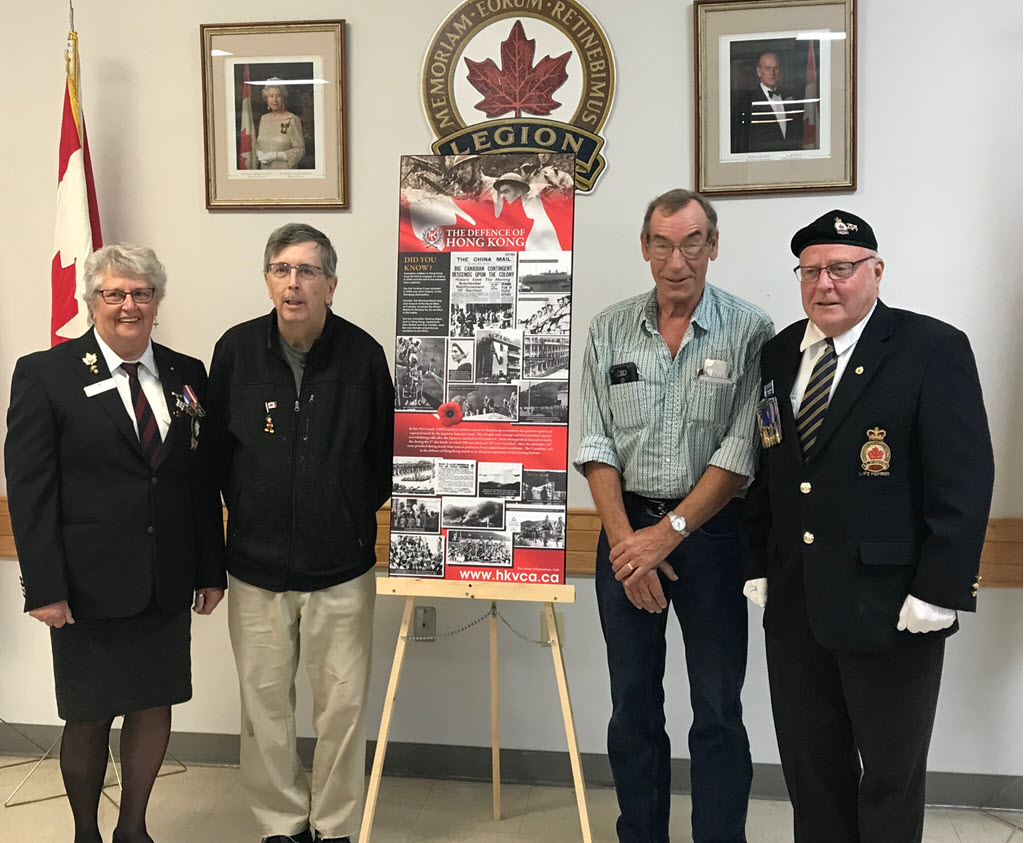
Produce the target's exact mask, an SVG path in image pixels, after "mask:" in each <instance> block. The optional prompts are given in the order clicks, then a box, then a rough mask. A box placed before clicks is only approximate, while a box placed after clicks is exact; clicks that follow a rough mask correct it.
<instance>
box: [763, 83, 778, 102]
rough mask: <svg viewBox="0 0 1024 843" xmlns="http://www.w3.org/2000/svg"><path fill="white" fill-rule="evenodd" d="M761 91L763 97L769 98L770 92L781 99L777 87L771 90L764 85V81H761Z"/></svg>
mask: <svg viewBox="0 0 1024 843" xmlns="http://www.w3.org/2000/svg"><path fill="white" fill-rule="evenodd" d="M761 91H762V92H763V93H764V97H765V99H771V94H775V96H777V97H779V98H780V99H781V96H780V94H779V90H778V88H776V89H775V90H774V91H773V90H772V89H771V88H769V87H768V86H767V85H765V84H764V82H762V83H761Z"/></svg>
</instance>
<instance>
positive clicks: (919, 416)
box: [744, 302, 994, 651]
mask: <svg viewBox="0 0 1024 843" xmlns="http://www.w3.org/2000/svg"><path fill="white" fill-rule="evenodd" d="M806 324H807V321H806V320H804V321H801V322H798V323H796V324H794V325H790V326H789V327H788V328H786V329H785V330H784V331H782V332H781V333H780V334H779V335H778V336H776V337H775V338H774V339H772V340H770V341H769V342H768V343H767V344H766V345H765V347H764V350H763V352H762V358H761V372H762V381H763V383H764V384H765V385H768V384H771V385H772V386H773V388H774V393H775V395H776V396H777V398H778V402H779V412H780V416H781V421H782V442H781V443H780V444H778V445H774V446H772V447H770V448H765V449H763V450H762V452H761V459H760V467H759V470H758V474H757V477H756V479H755V480H754V483H753V484H752V486H751V488H750V491H749V493H748V495H747V502H746V506H745V515H744V544H745V553H746V562H747V576H748V577H749V578H755V577H767V578H768V605H767V607H766V609H765V614H764V627H765V630H766V631H768V632H770V633H771V634H772V635H773V636H775V637H776V638H780V639H783V640H786V639H793V638H805V637H806V636H808V635H812V636H813V637H814V639H815V640H816V641H817V642H818V643H819V644H821V645H822V646H824V647H827V648H830V649H834V650H847V651H852V650H863V651H868V650H880V649H885V648H888V647H893V646H898V645H900V644H904V643H907V642H908V641H910V640H911V639H912V638H919V637H920V636H912V635H911V634H910V633H908V632H899V631H897V629H896V624H897V621H898V619H899V612H900V607H901V606H902V604H903V601H904V599H905V597H906V596H907V594H908V593H909V594H913V595H914V596H915V597H918V598H920V599H921V600H924V601H927V602H928V603H932V604H935V605H937V606H943V607H946V608H950V609H961V610H965V611H973V610H974V608H975V602H976V596H975V595H976V591H977V585H976V584H977V573H978V562H979V559H980V556H981V549H982V545H983V543H984V539H985V530H986V527H987V523H988V514H989V505H990V503H991V498H992V484H993V473H994V467H993V457H992V443H991V439H990V437H989V429H988V421H987V419H986V416H985V407H984V404H983V402H982V394H981V385H980V383H979V380H978V372H977V367H976V365H975V362H974V355H973V353H972V352H971V347H970V343H969V342H968V340H967V337H966V335H965V334H963V333H962V332H961V331H959V330H957V329H956V328H954V327H952V326H951V325H947V324H946V323H944V322H940V321H938V320H936V319H932V318H930V317H928V316H922V315H920V314H916V313H911V312H909V311H905V310H893V309H890V308H888V307H886V306H885V305H884V304H883V303H882V302H878V306H877V308H876V310H875V312H874V314H873V315H872V317H871V319H870V320H869V321H868V323H867V325H866V326H865V328H864V332H863V333H862V334H861V337H860V340H859V341H858V342H857V345H856V347H855V348H854V349H853V351H852V357H851V359H850V361H849V364H848V365H847V367H846V370H845V372H844V373H843V377H842V379H841V380H840V382H839V384H838V385H837V386H836V390H835V393H834V395H833V397H832V400H831V402H830V404H829V407H828V410H827V411H826V414H825V419H824V422H823V424H822V426H821V428H820V429H819V432H818V437H817V440H816V442H815V443H814V446H813V447H812V448H811V450H810V452H809V453H808V458H807V460H806V462H805V461H804V459H803V457H802V454H801V450H800V443H799V440H798V437H797V434H796V424H795V421H794V418H793V409H792V406H791V404H790V400H789V394H790V391H791V390H792V387H793V382H794V380H795V379H796V374H797V370H798V368H799V365H800V359H801V352H800V342H801V340H802V339H803V336H804V330H805V327H806ZM876 429H877V430H876ZM868 431H875V436H878V433H877V431H884V432H885V433H884V439H882V440H877V439H876V440H870V439H869V434H868ZM869 441H875V442H877V441H884V443H885V445H886V446H888V449H889V452H890V454H889V459H888V465H886V466H884V467H883V466H882V464H881V463H876V464H875V465H874V466H873V468H874V469H876V470H870V469H866V468H865V467H864V464H863V462H862V459H863V458H862V453H861V452H862V449H863V448H864V446H865V445H867V444H868V443H869ZM869 462H870V459H869ZM883 462H884V461H883ZM956 628H957V625H956V624H954V625H953V626H952V627H950V628H948V629H945V630H941V631H939V632H934V633H929V634H930V635H935V636H940V635H942V636H944V635H949V634H952V633H953V632H955V631H956Z"/></svg>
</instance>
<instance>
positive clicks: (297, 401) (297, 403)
mask: <svg viewBox="0 0 1024 843" xmlns="http://www.w3.org/2000/svg"><path fill="white" fill-rule="evenodd" d="M295 412H296V413H297V412H299V399H298V398H296V399H295Z"/></svg>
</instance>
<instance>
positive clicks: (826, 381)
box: [796, 337, 836, 459]
mask: <svg viewBox="0 0 1024 843" xmlns="http://www.w3.org/2000/svg"><path fill="white" fill-rule="evenodd" d="M835 376H836V345H835V343H834V342H833V341H832V338H831V337H829V338H828V339H827V340H825V350H824V351H823V352H822V353H821V356H820V357H819V358H818V362H816V363H815V364H814V371H812V372H811V379H810V380H809V381H808V382H807V389H805V390H804V397H803V399H802V400H801V401H800V410H799V411H798V412H797V414H796V431H797V435H798V436H799V437H800V448H801V450H802V451H803V453H804V458H805V459H806V457H807V452H808V451H809V450H810V449H811V446H812V445H813V444H814V441H815V440H816V439H817V438H818V428H820V427H821V423H822V422H823V421H824V420H825V411H826V410H827V409H828V398H829V395H830V394H831V392H832V381H833V380H834V379H835Z"/></svg>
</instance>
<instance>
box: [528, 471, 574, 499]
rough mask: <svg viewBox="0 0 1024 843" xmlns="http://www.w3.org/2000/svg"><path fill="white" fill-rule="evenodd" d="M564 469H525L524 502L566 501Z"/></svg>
mask: <svg viewBox="0 0 1024 843" xmlns="http://www.w3.org/2000/svg"><path fill="white" fill-rule="evenodd" d="M565 490H566V478H565V472H564V471H531V470H530V469H524V470H523V503H565Z"/></svg>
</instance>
